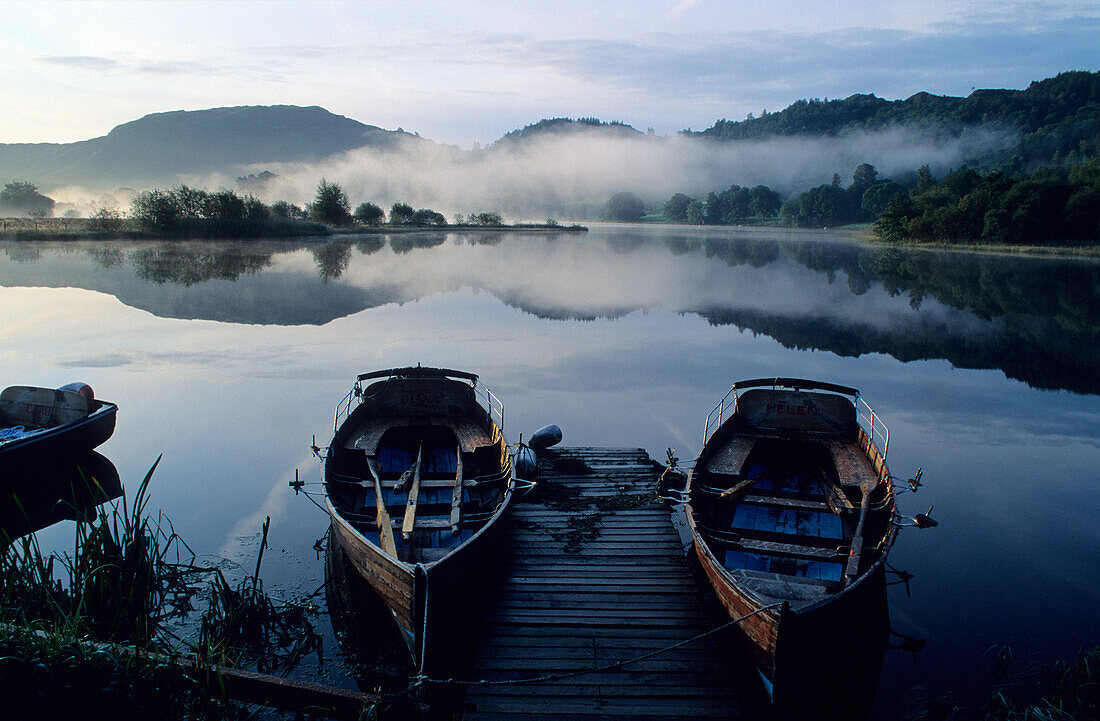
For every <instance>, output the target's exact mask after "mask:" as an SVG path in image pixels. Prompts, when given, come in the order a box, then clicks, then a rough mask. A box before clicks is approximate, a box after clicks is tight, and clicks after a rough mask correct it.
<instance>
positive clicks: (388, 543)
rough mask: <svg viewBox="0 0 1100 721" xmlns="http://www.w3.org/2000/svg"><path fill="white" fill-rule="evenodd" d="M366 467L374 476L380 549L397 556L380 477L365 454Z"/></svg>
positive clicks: (372, 461)
mask: <svg viewBox="0 0 1100 721" xmlns="http://www.w3.org/2000/svg"><path fill="white" fill-rule="evenodd" d="M367 468H369V469H370V474H371V475H372V476H374V498H375V501H376V502H377V504H378V516H377V518H378V535H379V538H380V539H381V541H382V550H383V551H385V552H386V553H388V554H390V555H391V556H393V557H394V558H397V544H396V543H395V542H394V540H393V521H391V520H390V512H389V511H388V510H386V497H385V496H383V495H382V478H381V476H380V475H379V474H378V469H377V468H376V467H375V463H374V459H373V458H371V457H370V456H367Z"/></svg>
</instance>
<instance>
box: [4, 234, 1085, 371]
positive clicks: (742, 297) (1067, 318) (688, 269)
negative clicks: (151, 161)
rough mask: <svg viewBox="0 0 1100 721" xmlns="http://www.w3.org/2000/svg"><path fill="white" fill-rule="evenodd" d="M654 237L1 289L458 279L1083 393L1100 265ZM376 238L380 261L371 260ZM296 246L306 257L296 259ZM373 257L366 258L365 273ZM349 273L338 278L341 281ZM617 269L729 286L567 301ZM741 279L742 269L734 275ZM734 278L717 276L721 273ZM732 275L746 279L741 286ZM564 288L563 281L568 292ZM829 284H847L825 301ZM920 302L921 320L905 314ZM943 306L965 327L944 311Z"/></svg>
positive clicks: (180, 256) (169, 304)
mask: <svg viewBox="0 0 1100 721" xmlns="http://www.w3.org/2000/svg"><path fill="white" fill-rule="evenodd" d="M660 239H661V240H662V241H663V243H664V245H663V246H659V245H656V246H655V245H654V244H653V243H652V242H639V241H638V240H637V239H634V238H626V239H625V240H623V239H619V240H616V239H615V238H611V239H610V240H612V241H615V242H607V243H601V242H599V241H598V240H596V239H593V238H588V237H583V238H578V239H576V240H569V241H565V242H564V243H563V242H557V241H560V239H558V238H551V237H545V238H544V237H538V236H516V235H511V234H503V235H501V236H493V237H492V242H491V243H488V244H487V243H482V242H480V236H476V235H475V234H469V235H468V236H467V235H462V234H458V235H452V234H446V233H424V234H408V235H391V236H388V237H384V236H368V237H361V238H359V239H357V240H355V242H354V243H351V242H347V241H346V240H342V239H337V240H335V241H332V242H328V243H323V244H316V243H294V242H258V243H257V242H252V243H208V242H196V243H182V244H133V243H131V244H123V243H119V244H83V245H81V244H48V243H44V244H31V243H21V244H7V245H4V246H3V249H4V252H5V254H6V256H7V257H8V259H9V261H11V262H9V263H8V264H7V265H6V267H5V265H4V264H0V284H3V285H9V286H10V285H21V286H30V285H37V286H46V287H61V286H75V287H81V288H87V289H90V290H97V291H101V292H105V293H110V294H111V295H114V296H115V297H117V298H118V299H119V300H120V301H122V302H123V303H126V304H127V305H131V306H134V307H137V308H142V309H144V310H147V311H149V312H151V313H154V314H156V315H159V316H164V317H173V318H194V319H211V320H220V321H226V322H234V323H256V324H275V325H300V324H301V325H305V324H318V325H319V324H324V323H327V322H329V321H331V320H333V319H336V318H340V317H344V316H348V315H351V314H354V313H357V312H359V311H362V310H365V309H368V308H374V307H378V306H381V305H384V304H387V303H400V302H407V301H410V300H416V299H420V298H424V297H427V296H429V295H434V294H439V293H443V292H450V291H456V290H459V289H461V288H463V287H473V288H474V289H476V290H485V291H487V292H489V293H491V294H493V295H494V296H495V297H496V298H497V299H499V300H500V301H501V302H503V303H505V304H507V305H509V306H512V307H515V308H519V309H521V310H523V311H524V312H526V313H530V314H532V315H535V316H537V317H539V318H543V319H548V320H550V319H553V320H595V319H598V318H616V317H620V316H623V315H626V314H629V313H631V312H633V311H636V310H640V309H645V308H648V307H654V306H659V307H667V308H671V309H672V310H676V311H679V312H686V313H696V314H698V315H700V316H702V317H704V318H706V319H707V320H708V321H709V322H710V323H712V324H715V325H735V326H737V327H738V328H741V329H748V330H751V331H753V332H754V333H763V334H766V335H768V336H771V337H773V338H775V339H776V340H777V341H779V342H780V343H781V344H783V345H784V346H786V347H790V348H800V349H805V348H813V349H817V350H827V351H830V352H833V353H836V354H838V355H843V356H857V355H862V354H864V353H887V354H889V355H891V356H894V357H895V358H898V359H899V360H902V361H910V360H923V359H934V358H942V359H945V360H948V361H950V362H951V363H952V364H954V365H955V366H958V367H963V368H981V369H984V368H995V369H1000V370H1002V371H1003V372H1004V373H1005V374H1006V375H1008V376H1010V377H1012V378H1016V379H1019V380H1023V381H1025V382H1027V383H1029V384H1030V385H1032V386H1035V387H1039V388H1063V389H1068V390H1072V391H1076V392H1084V393H1100V380H1098V378H1100V373H1097V370H1098V369H1100V350H1098V349H1100V322H1098V320H1097V319H1100V264H1097V263H1092V262H1081V261H1076V260H1065V259H1054V258H1038V259H1036V258H1020V257H1006V256H995V255H980V254H967V253H944V252H935V251H927V250H911V249H898V248H886V247H875V246H865V245H855V244H848V243H836V242H813V241H806V240H799V241H795V242H787V241H783V240H777V239H769V238H737V237H734V238H729V237H713V236H708V235H698V234H696V235H692V234H691V233H683V234H667V233H666V234H664V235H662V236H660ZM448 241H450V242H448ZM387 242H388V243H389V245H390V250H391V251H392V253H388V254H381V253H380V251H381V250H382V249H383V248H384V246H385V244H386V243H387ZM460 246H465V248H462V247H460ZM550 248H552V249H553V251H552V252H550V251H548V250H547V249H550ZM302 251H308V255H305V256H304V258H302V257H300V256H302ZM563 251H564V252H563ZM559 252H562V254H561V255H555V253H559ZM444 253H447V255H444ZM471 253H478V254H481V255H477V256H476V257H475V258H474V262H475V263H476V265H474V266H462V267H459V266H457V265H454V263H455V260H456V259H463V260H464V261H469V260H470V256H469V254H471ZM356 254H358V255H356ZM375 254H378V255H375ZM366 256H371V257H370V258H366ZM375 258H378V259H379V260H380V261H381V263H380V264H379V265H378V266H377V269H376V268H375V266H374V265H372V264H373V263H374V262H375ZM288 259H293V260H292V261H291V260H288ZM303 259H308V262H302V261H303ZM437 259H438V260H437ZM566 259H567V260H569V261H570V262H571V263H572V265H571V266H570V267H568V268H566V267H564V266H563V267H546V265H547V264H552V263H555V262H557V263H561V264H563V263H565V260H566ZM89 261H90V262H89ZM355 263H358V265H355V267H356V269H357V271H356V273H355V274H354V275H355V277H354V278H353V279H350V280H349V279H348V278H347V277H345V276H346V273H347V272H348V269H349V267H350V266H351V265H354V264H355ZM494 263H496V264H498V265H499V267H498V266H497V265H494ZM623 263H633V264H634V265H633V266H630V267H634V266H637V267H641V268H646V267H650V266H651V265H653V264H664V265H666V266H667V267H669V268H671V269H672V272H671V273H666V274H665V276H664V277H666V278H672V279H673V282H675V283H679V284H680V285H682V286H686V285H690V284H692V283H693V281H695V280H696V277H697V276H698V274H699V273H700V272H703V273H705V274H707V275H710V276H716V277H717V278H718V279H719V286H718V287H720V288H726V286H727V285H730V286H732V285H733V284H734V283H737V282H740V283H741V285H737V286H736V287H735V290H736V292H732V293H725V294H724V295H723V297H725V298H726V300H717V299H715V300H713V301H710V300H707V299H706V297H705V294H701V293H696V294H694V295H689V298H688V299H687V300H685V301H681V300H678V299H679V298H680V297H681V296H680V295H678V294H677V293H676V289H675V288H667V289H660V288H658V289H657V290H656V293H654V291H653V288H650V287H649V286H647V285H646V284H647V283H651V282H652V281H651V280H650V279H649V278H644V277H641V278H638V279H637V282H636V283H633V282H632V283H631V284H629V285H628V287H624V288H622V289H621V290H619V291H618V295H615V294H614V293H612V294H610V296H609V294H607V293H605V294H604V295H603V296H602V297H603V298H604V300H602V301H600V302H595V301H593V300H590V299H588V297H587V296H584V294H583V293H580V294H577V293H576V290H575V289H576V288H577V287H578V286H592V285H600V284H601V281H603V280H604V278H605V277H610V276H612V275H614V274H615V273H616V272H618V273H619V275H618V276H617V277H618V278H619V281H620V283H621V280H622V278H621V271H620V270H619V268H620V264H623ZM540 264H541V265H540ZM471 267H474V268H476V274H475V276H474V277H469V274H470V272H471V270H470V268H471ZM464 268H465V269H464ZM723 268H729V269H732V270H728V271H726V270H723ZM745 269H752V270H751V271H750V275H748V276H745V275H744V271H745ZM738 270H740V273H738V274H736V275H731V276H730V278H729V279H728V283H727V280H726V279H724V277H723V275H722V274H723V273H735V272H736V271H738ZM757 270H759V275H758V274H757V272H756V271H757ZM806 270H809V271H812V273H811V274H810V275H809V276H808V281H807V278H802V280H800V281H799V282H800V283H803V284H805V283H807V282H809V284H810V285H812V286H813V287H810V288H808V289H807V296H808V297H807V298H806V300H805V301H800V302H801V303H802V306H799V307H797V309H796V310H792V307H793V306H792V305H791V304H790V303H787V304H786V305H776V306H774V307H773V305H772V303H775V301H769V300H768V299H767V298H766V297H765V296H764V292H763V291H764V289H765V286H766V285H767V283H768V282H769V281H772V282H774V281H776V280H780V279H787V280H789V277H788V276H789V275H790V274H791V273H796V274H799V277H801V276H804V275H805V271H806ZM395 271H399V272H395ZM639 272H644V271H639ZM571 274H576V275H577V278H571ZM841 274H843V277H841ZM746 277H748V278H749V279H750V281H749V283H750V285H752V284H755V285H759V286H760V287H759V288H753V287H746V286H745V283H746V281H745V278H746ZM791 277H794V276H791ZM547 278H549V279H550V282H549V283H547V282H546V279H547ZM538 279H542V281H543V282H542V283H541V284H540V283H538V282H536V281H537V280H538ZM738 279H740V280H738ZM815 279H816V280H815ZM559 280H560V281H561V282H558V281H559ZM569 280H573V281H575V283H574V285H573V286H572V288H573V289H574V290H572V291H571V290H570V287H571V286H569V285H568V284H567V281H569ZM666 282H668V281H666ZM723 284H725V285H723ZM840 284H843V285H840ZM641 288H645V289H646V290H647V292H646V293H641V292H639V291H638V289H641ZM838 289H846V290H843V291H841V292H840V295H839V296H837V295H836V291H837V290H838ZM880 289H881V290H880ZM883 290H884V291H885V292H886V293H887V294H889V295H890V296H907V297H908V302H909V306H910V307H911V308H912V309H913V311H912V315H911V317H906V318H905V319H904V320H903V321H901V322H898V321H897V320H895V321H892V322H889V323H887V324H885V325H884V324H883V323H882V322H881V320H880V321H878V322H876V321H875V319H873V318H866V319H865V318H864V317H863V316H861V315H860V313H867V309H868V308H871V309H873V308H875V307H876V304H880V303H881V301H878V300H875V298H876V296H875V295H874V293H872V291H874V292H875V293H879V294H880V295H879V296H877V297H884V296H881V293H882V291H883ZM815 293H816V296H815V295H814V294H815ZM826 296H829V297H830V300H829V301H828V302H826V301H825V300H824V299H825V298H826ZM608 297H610V298H611V299H610V300H608V299H607V298H608ZM837 297H839V298H840V299H841V300H840V301H839V303H838V302H837V301H836V298H837ZM643 299H644V300H643ZM860 299H866V300H862V301H861V302H857V301H859V300H860ZM929 299H934V300H935V301H936V305H935V307H936V308H938V309H939V311H938V312H922V310H921V307H922V304H924V303H926V301H928V300H929ZM849 301H851V302H849ZM779 308H783V310H779ZM902 308H904V304H903V305H902ZM944 308H950V309H956V310H958V311H960V312H961V313H962V314H963V316H960V317H964V316H965V318H967V319H969V320H970V321H973V322H972V323H970V322H968V323H960V322H959V320H958V318H951V317H947V318H945V317H944ZM964 326H966V327H964Z"/></svg>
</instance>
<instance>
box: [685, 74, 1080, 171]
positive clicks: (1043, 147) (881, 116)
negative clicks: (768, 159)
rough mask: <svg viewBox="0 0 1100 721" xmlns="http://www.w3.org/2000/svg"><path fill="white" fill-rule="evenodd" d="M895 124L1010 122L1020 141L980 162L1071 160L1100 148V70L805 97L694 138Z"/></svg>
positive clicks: (945, 127) (949, 127) (956, 128)
mask: <svg viewBox="0 0 1100 721" xmlns="http://www.w3.org/2000/svg"><path fill="white" fill-rule="evenodd" d="M893 125H916V126H921V127H935V128H938V129H941V130H942V131H943V132H946V133H961V132H963V131H965V130H966V129H967V128H974V127H986V128H1004V129H1010V130H1014V131H1016V132H1017V133H1018V137H1017V142H1016V145H1015V147H1011V148H1006V149H1005V150H1004V151H1003V152H1001V153H998V155H997V156H995V157H991V158H975V159H973V160H974V161H976V162H977V164H982V165H989V166H990V167H993V166H994V165H996V164H998V163H1000V164H1004V163H1005V162H1009V163H1012V164H1014V165H1017V166H1021V168H1020V169H1022V168H1023V167H1026V166H1036V165H1051V164H1053V165H1062V164H1067V165H1072V164H1075V163H1076V162H1079V161H1080V160H1082V159H1085V158H1089V157H1094V156H1095V155H1096V154H1097V152H1098V151H1100V73H1098V72H1085V71H1072V72H1065V73H1061V74H1059V75H1058V76H1056V77H1053V78H1048V79H1046V80H1039V81H1036V82H1033V83H1031V85H1029V86H1028V87H1027V88H1025V89H1024V90H975V91H974V92H973V93H971V94H970V95H969V96H967V97H965V98H961V97H953V96H948V95H932V94H930V93H924V92H921V93H917V94H916V95H913V96H912V97H909V98H906V99H905V100H892V101H891V100H884V99H882V98H879V97H876V96H874V95H852V96H850V97H847V98H844V99H843V100H828V99H826V100H820V99H817V98H814V99H811V100H799V101H797V102H795V103H792V104H791V105H790V106H789V107H787V108H786V109H785V110H782V111H779V112H775V113H768V112H767V111H765V113H764V114H763V115H761V116H760V117H753V116H752V115H750V116H749V117H748V118H747V119H745V120H741V121H731V120H719V121H718V122H716V123H715V124H714V125H713V126H711V127H710V128H707V129H706V130H703V131H700V132H691V131H684V132H685V134H687V135H690V136H693V137H701V138H711V139H715V140H721V141H733V140H757V139H764V138H772V137H776V136H791V135H837V134H841V133H844V132H848V131H853V130H880V129H883V128H886V127H889V126H893Z"/></svg>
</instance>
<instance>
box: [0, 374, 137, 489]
mask: <svg viewBox="0 0 1100 721" xmlns="http://www.w3.org/2000/svg"><path fill="white" fill-rule="evenodd" d="M117 412H118V406H116V405H115V404H114V403H108V402H107V401H101V400H98V399H96V398H95V397H94V395H93V394H92V390H91V388H89V387H88V386H87V385H85V384H83V383H74V384H72V386H66V387H64V388H58V389H53V388H35V387H32V386H11V387H9V388H5V389H4V391H3V392H2V393H0V474H7V473H8V472H14V471H15V470H25V469H27V468H33V467H34V466H35V465H36V464H39V463H43V462H48V463H57V462H58V461H59V460H62V459H64V458H66V457H70V456H76V455H78V454H83V453H86V452H87V451H90V450H92V449H93V448H96V447H97V446H99V445H100V444H102V443H103V442H104V441H106V440H107V439H108V438H110V437H111V435H112V434H113V433H114V432H115V416H116V414H117Z"/></svg>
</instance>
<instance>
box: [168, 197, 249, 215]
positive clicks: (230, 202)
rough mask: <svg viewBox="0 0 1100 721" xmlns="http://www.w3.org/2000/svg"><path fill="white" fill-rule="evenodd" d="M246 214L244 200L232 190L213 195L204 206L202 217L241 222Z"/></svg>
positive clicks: (207, 198)
mask: <svg viewBox="0 0 1100 721" xmlns="http://www.w3.org/2000/svg"><path fill="white" fill-rule="evenodd" d="M245 212H246V211H245V202H244V200H242V199H241V198H240V197H238V195H237V194H236V193H234V192H233V191H232V190H221V191H218V192H217V193H211V194H209V195H207V196H206V200H205V202H203V204H202V217H204V218H210V219H212V220H241V219H242V218H244V217H245ZM181 215H182V213H181ZM184 217H186V216H184Z"/></svg>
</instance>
